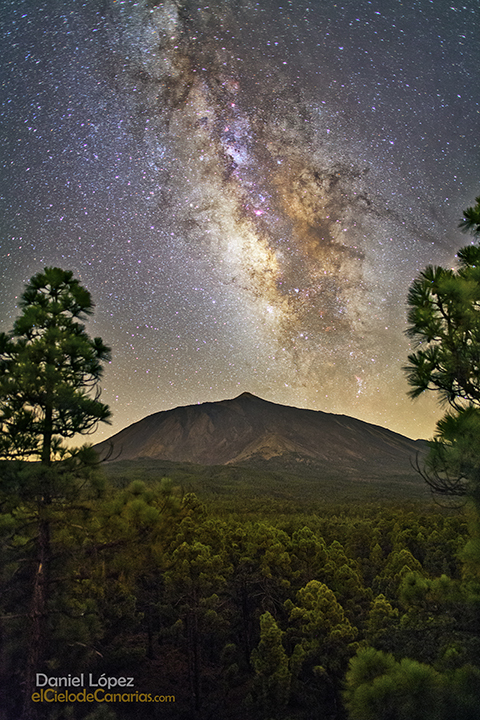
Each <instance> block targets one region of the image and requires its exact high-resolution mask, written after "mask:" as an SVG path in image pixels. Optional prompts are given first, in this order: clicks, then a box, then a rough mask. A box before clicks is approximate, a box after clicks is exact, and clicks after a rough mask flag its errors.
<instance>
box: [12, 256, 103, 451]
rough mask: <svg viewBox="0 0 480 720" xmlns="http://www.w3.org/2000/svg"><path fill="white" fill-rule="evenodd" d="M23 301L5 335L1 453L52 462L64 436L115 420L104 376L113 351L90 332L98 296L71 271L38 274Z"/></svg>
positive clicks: (49, 270) (31, 281)
mask: <svg viewBox="0 0 480 720" xmlns="http://www.w3.org/2000/svg"><path fill="white" fill-rule="evenodd" d="M20 307H21V309H22V314H21V315H20V316H19V317H18V318H17V320H16V321H15V324H14V326H13V330H12V332H11V333H10V334H9V335H6V334H5V333H2V334H1V335H0V455H1V456H3V457H7V458H12V457H17V458H25V457H32V456H38V457H40V458H41V459H42V461H43V462H45V463H49V462H50V461H51V459H52V457H54V456H55V455H56V454H58V453H59V452H60V450H61V439H62V438H72V437H74V436H75V435H76V434H78V433H81V434H83V433H88V432H91V431H92V430H93V429H94V428H95V427H96V425H97V423H98V422H99V421H102V422H108V421H109V418H110V411H109V409H108V407H107V406H106V405H104V404H103V403H101V402H100V401H99V399H98V381H99V379H100V378H101V375H102V362H104V361H106V360H108V359H109V358H110V350H109V348H108V347H107V346H106V345H104V344H103V342H102V340H101V339H100V338H94V339H91V338H90V337H89V336H88V334H87V333H86V331H85V326H84V325H83V323H82V322H81V321H83V320H84V319H86V318H87V317H88V315H91V314H92V311H93V303H92V300H91V298H90V294H89V293H88V291H87V290H85V288H83V287H82V286H81V285H80V284H79V282H78V280H75V279H74V278H73V275H72V273H71V272H69V271H65V270H61V269H60V268H45V270H44V272H43V273H38V274H37V275H34V276H33V277H32V278H31V279H30V282H29V284H28V285H27V286H26V288H25V291H24V293H23V295H22V298H21V301H20Z"/></svg>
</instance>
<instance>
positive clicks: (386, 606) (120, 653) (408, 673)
mask: <svg viewBox="0 0 480 720" xmlns="http://www.w3.org/2000/svg"><path fill="white" fill-rule="evenodd" d="M36 470H37V471H38V469H36ZM84 473H85V471H84V470H83V471H82V474H84ZM2 474H3V477H5V476H6V475H9V476H10V483H11V484H10V493H9V497H10V498H11V506H10V507H8V504H7V501H6V500H5V498H4V501H3V504H2V516H1V522H2V526H1V529H2V563H1V565H2V578H1V582H2V605H3V607H2V615H3V620H2V626H3V628H2V647H3V653H2V668H1V671H2V675H3V677H2V683H1V687H2V694H3V697H2V698H1V701H0V703H1V706H2V708H4V710H3V712H4V717H5V718H8V720H10V718H12V719H13V718H18V717H20V715H21V708H22V686H23V683H24V682H25V679H24V671H25V667H26V666H27V664H28V662H29V658H28V652H29V647H30V639H29V633H30V632H31V630H30V627H29V625H28V623H27V624H26V623H25V617H26V616H28V614H29V608H30V603H31V574H32V568H33V567H34V566H35V559H36V558H35V552H34V548H35V543H33V542H32V538H33V533H34V532H35V528H36V527H37V525H38V520H37V518H36V508H35V507H34V503H33V502H28V501H27V499H25V498H24V499H23V502H22V505H21V510H20V509H19V508H20V503H19V495H21V493H22V485H25V486H28V485H31V483H32V482H37V481H38V478H32V474H35V471H34V470H33V469H32V468H31V467H30V464H24V466H23V468H21V469H18V468H15V470H14V469H13V467H12V465H11V464H9V465H8V466H7V467H4V468H3V473H2ZM74 475H75V471H72V472H71V477H70V478H67V477H64V478H62V480H63V482H65V481H66V480H67V479H68V481H69V484H70V487H71V488H73V486H76V491H75V492H73V489H72V491H71V495H70V497H69V498H65V497H63V498H62V500H60V499H58V500H55V501H53V502H52V503H51V507H50V508H49V525H50V557H49V578H48V582H49V586H50V588H51V592H49V593H48V594H49V599H48V603H47V608H46V611H45V617H44V621H45V622H44V626H43V628H42V635H43V642H44V644H43V646H42V659H41V661H39V664H38V665H37V667H36V668H35V673H43V674H44V676H46V677H48V678H62V677H63V678H65V677H68V676H71V677H80V676H81V674H82V673H83V678H84V682H83V685H84V686H85V687H86V690H87V692H94V691H95V690H96V688H97V687H100V688H102V684H100V685H98V681H99V679H102V678H105V679H108V678H110V679H112V678H113V679H119V678H133V683H134V685H133V688H132V689H130V687H129V688H128V689H127V688H123V689H122V693H123V695H125V693H126V694H127V695H128V696H129V697H131V698H133V701H130V702H129V701H127V702H121V701H120V702H118V701H117V702H105V701H103V698H104V697H107V699H108V697H109V693H110V694H111V696H113V695H114V693H117V694H118V692H119V688H117V687H115V688H113V687H112V688H108V687H105V686H104V687H103V689H104V691H105V692H104V693H102V694H101V695H100V696H98V697H100V699H101V702H99V703H95V702H92V703H87V702H82V701H80V702H72V703H68V702H51V703H46V702H43V703H38V707H37V708H36V710H37V711H38V713H39V715H38V717H45V718H52V719H53V718H89V719H90V720H92V719H93V718H100V719H101V718H111V719H112V720H113V718H119V719H120V718H143V717H152V718H157V717H158V718H160V717H162V718H209V717H213V716H214V715H216V716H220V717H225V718H232V720H234V719H237V718H238V719H240V718H246V717H254V718H255V717H258V718H265V719H266V718H285V719H286V718H332V719H333V718H347V717H352V718H357V717H358V718H372V719H373V718H380V717H382V718H383V717H384V718H387V717H398V718H407V717H408V718H417V717H418V718H421V717H422V718H429V717H431V718H443V717H445V718H451V717H452V716H453V715H452V709H454V710H455V713H454V716H455V717H458V718H472V719H473V718H478V708H479V707H480V669H479V668H477V667H476V663H477V662H478V656H479V651H480V626H479V620H480V618H479V613H478V610H479V602H480V594H479V590H480V585H479V583H478V557H476V553H478V549H477V547H476V546H475V545H472V542H471V540H469V531H468V527H467V525H468V520H469V517H468V513H465V512H464V511H462V512H460V511H459V510H458V509H442V508H439V507H438V506H435V505H426V504H424V505H421V504H416V505H413V504H411V505H408V503H405V504H404V505H403V506H402V505H400V504H392V505H390V506H389V507H385V506H380V505H372V504H370V503H364V504H363V505H362V504H360V505H356V506H355V507H352V506H348V505H346V506H335V505H325V506H323V507H322V506H321V505H320V504H319V503H317V507H315V508H308V507H305V509H304V511H303V512H299V511H298V509H297V508H292V510H291V512H289V511H288V506H285V504H283V505H282V512H281V513H280V512H278V509H276V508H275V505H274V504H272V506H271V507H270V508H269V503H268V500H267V499H265V501H264V509H263V511H262V510H261V509H258V507H255V506H253V507H251V508H249V507H248V504H247V505H245V503H244V501H242V498H241V496H240V497H239V498H238V500H237V501H236V504H237V510H235V500H233V501H232V502H233V507H232V509H231V510H229V512H228V513H226V512H225V511H224V509H223V508H222V507H221V506H220V507H219V508H218V509H216V507H215V503H214V502H209V504H208V505H206V504H204V503H202V502H201V500H200V499H199V498H198V497H196V496H195V495H194V494H191V493H187V494H183V493H182V491H181V489H180V488H175V487H173V486H172V483H171V482H170V481H169V480H168V479H167V478H162V479H159V480H158V481H157V482H150V483H149V484H146V483H143V482H141V481H139V480H134V481H133V482H130V483H129V484H128V485H127V487H124V488H118V487H117V488H116V487H114V486H113V484H112V483H108V482H106V480H105V477H102V475H103V472H102V469H101V468H94V469H93V470H92V469H91V470H90V471H89V475H88V478H84V477H83V478H82V483H81V485H80V484H79V483H78V478H77V480H76V481H75V478H74ZM26 476H28V477H26ZM17 483H18V484H17ZM14 498H16V505H15V507H13V504H14V500H13V499H14ZM470 521H471V522H474V518H470ZM90 679H91V680H92V685H91V686H89V681H90ZM40 680H41V682H44V678H43V676H41V677H40ZM112 682H113V681H112ZM46 687H48V686H45V688H46ZM53 687H54V688H55V686H53ZM55 689H56V690H57V692H58V693H61V692H62V689H63V688H62V687H61V686H60V687H59V688H55ZM81 689H82V687H70V688H69V689H68V690H69V692H70V697H71V696H72V693H74V694H75V695H76V694H77V693H78V692H79V690H81ZM35 690H36V691H38V688H35ZM135 693H137V697H138V698H139V700H138V701H135ZM158 696H160V697H162V698H163V699H164V700H163V702H158V703H155V702H152V704H150V705H149V706H148V707H146V706H145V703H144V702H142V701H141V699H142V698H143V699H144V700H145V698H148V697H151V698H155V697H158ZM51 697H52V698H54V695H53V692H52V691H51ZM57 697H58V695H57ZM173 698H174V699H173ZM117 700H118V698H117ZM389 706H393V707H395V712H393V711H392V710H391V709H390V711H388V707H389ZM349 712H350V713H351V714H349Z"/></svg>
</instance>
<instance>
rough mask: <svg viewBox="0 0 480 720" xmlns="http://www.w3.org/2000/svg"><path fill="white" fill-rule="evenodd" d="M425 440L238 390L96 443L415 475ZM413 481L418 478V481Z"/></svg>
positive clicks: (129, 450)
mask: <svg viewBox="0 0 480 720" xmlns="http://www.w3.org/2000/svg"><path fill="white" fill-rule="evenodd" d="M425 447H426V445H425V442H424V441H421V440H417V441H415V440H411V439H409V438H407V437H404V436H403V435H399V434H398V433H394V432H392V431H391V430H387V429H386V428H382V427H379V426H377V425H372V424H370V423H366V422H363V421H361V420H357V419H355V418H352V417H348V416H346V415H334V414H331V413H324V412H321V411H315V410H305V409H300V408H295V407H289V406H284V405H278V404H275V403H271V402H268V401H266V400H262V399H261V398H258V397H256V396H254V395H251V394H249V393H243V394H242V395H239V396H238V397H236V398H234V399H232V400H222V401H220V402H211V403H204V404H202V405H190V406H187V407H178V408H174V409H173V410H166V411H163V412H159V413H155V414H153V415H150V416H148V417H146V418H144V419H143V420H140V421H139V422H137V423H134V424H133V425H130V426H129V427H127V428H125V429H124V430H122V431H121V432H119V433H117V434H116V435H114V436H113V437H112V438H110V439H109V440H107V441H104V442H102V443H100V444H99V445H97V446H96V449H97V450H98V452H99V454H100V456H103V457H105V456H106V455H107V454H108V453H109V452H111V457H112V458H114V459H115V460H117V461H130V460H140V459H142V460H146V459H148V460H151V461H153V460H157V461H169V462H174V463H194V464H197V465H202V466H243V467H249V468H257V469H265V470H270V471H276V472H288V473H290V474H292V473H293V474H295V475H298V474H299V475H309V476H312V475H316V474H318V473H319V472H320V473H321V474H322V475H324V476H325V475H332V474H333V475H335V476H344V477H345V478H347V477H348V478H349V479H358V480H369V479H372V480H373V479H378V478H383V479H387V478H388V476H395V477H399V476H405V478H408V479H409V480H410V481H411V480H413V479H415V480H416V481H417V480H418V475H417V474H416V473H415V471H414V470H413V469H412V462H414V461H415V458H416V456H417V454H418V453H420V455H423V454H424V452H425ZM420 482H421V481H420Z"/></svg>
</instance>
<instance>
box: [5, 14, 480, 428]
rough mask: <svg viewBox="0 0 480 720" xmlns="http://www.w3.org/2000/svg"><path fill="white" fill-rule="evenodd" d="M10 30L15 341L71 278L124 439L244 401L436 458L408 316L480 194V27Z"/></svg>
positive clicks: (186, 20)
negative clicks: (82, 291)
mask: <svg viewBox="0 0 480 720" xmlns="http://www.w3.org/2000/svg"><path fill="white" fill-rule="evenodd" d="M3 6H4V10H3V13H2V14H3V17H2V20H1V24H2V34H3V38H4V40H3V43H2V50H1V52H2V60H3V63H2V66H3V67H4V70H3V75H4V83H3V90H2V125H3V128H4V136H5V141H4V143H3V158H2V167H3V174H2V195H1V202H2V211H3V213H2V214H3V218H2V221H1V223H2V261H3V262H2V275H3V289H2V293H1V297H0V302H1V307H2V326H3V328H4V329H7V328H8V327H9V326H10V325H11V323H12V320H13V318H14V317H15V315H16V312H17V311H16V308H15V301H16V296H18V294H19V292H21V288H22V285H23V283H24V282H26V281H27V280H28V278H29V277H30V276H31V275H32V274H33V273H34V272H37V271H38V270H40V269H41V268H42V267H44V266H45V265H47V264H48V265H50V264H55V265H59V266H61V267H65V268H69V269H72V270H74V272H75V274H76V275H77V276H78V277H79V278H80V279H81V281H82V282H83V283H84V284H85V285H86V286H87V287H88V288H89V289H90V291H91V292H92V295H93V297H94V300H95V302H96V306H97V308H96V315H95V321H94V322H93V323H91V324H90V326H89V330H90V332H91V333H92V334H100V335H101V336H102V337H103V339H104V340H105V341H106V342H107V343H109V344H110V345H111V346H112V348H113V360H112V363H111V365H110V366H109V368H108V370H107V372H106V375H105V382H104V394H103V397H104V399H105V401H107V402H108V403H109V404H110V405H111V407H112V410H113V412H114V427H113V431H115V430H118V429H120V428H121V427H123V426H125V425H127V424H129V423H130V422H133V421H134V420H137V419H140V418H141V417H143V416H145V415H147V414H149V413H152V412H156V411H159V410H163V409H167V408H169V407H173V406H175V405H179V404H190V403H196V402H204V401H207V400H219V399H222V398H225V397H233V396H235V395H237V394H239V393H240V392H243V391H245V390H248V391H250V392H253V393H255V394H257V395H260V396H262V397H264V398H266V399H269V400H273V401H275V402H282V403H285V404H292V405H297V406H303V407H311V408H315V409H320V410H326V411H329V412H337V413H345V414H349V415H354V416H355V417H360V418H361V419H364V420H368V421H369V422H374V423H377V424H380V425H386V426H388V427H390V428H391V429H394V430H397V431H399V432H403V433H405V434H408V435H411V436H419V435H429V434H431V432H432V428H433V424H434V420H435V417H436V416H437V415H438V412H435V409H434V408H435V405H434V402H433V399H432V400H431V401H428V400H427V401H424V400H420V401H418V402H417V403H416V404H412V403H411V402H410V401H409V400H407V399H406V397H405V393H406V390H407V387H406V383H405V379H404V377H403V375H402V371H401V367H402V365H403V364H405V361H406V355H407V352H408V343H407V341H406V339H405V336H404V334H403V333H404V329H405V298H406V293H407V289H408V286H409V284H410V283H411V281H412V280H413V278H414V277H415V275H416V274H417V273H418V271H419V270H421V269H423V267H424V266H425V265H426V264H427V263H449V264H451V263H453V262H454V255H455V250H456V249H457V248H458V247H459V246H460V245H461V244H462V243H464V242H465V238H463V237H462V236H461V235H460V234H459V231H458V230H457V229H456V228H457V225H458V221H459V219H460V218H461V214H462V210H463V209H464V208H465V207H467V206H468V205H471V204H472V203H473V201H474V197H475V196H476V195H478V191H479V188H478V182H479V172H478V167H479V164H478V160H479V158H478V144H477V139H478V135H479V120H480V114H479V104H478V95H479V92H478V91H479V85H480V82H479V80H478V67H480V51H479V46H478V42H477V41H476V38H475V37H474V29H475V27H476V26H477V27H478V7H477V3H476V2H468V3H466V4H463V3H462V4H460V5H458V6H457V5H451V6H449V5H448V4H445V3H442V8H439V3H438V2H436V3H433V2H430V0H418V1H417V2H414V1H413V0H408V1H407V2H398V1H397V0H387V1H386V2H382V3H380V2H374V1H373V0H372V2H367V1H365V2H353V1H351V2H345V3H342V4H340V3H334V2H331V0H327V1H322V2H320V1H317V2H314V1H313V0H303V2H302V1H301V2H283V3H282V2H274V1H273V0H263V1H261V2H258V3H255V2H250V1H249V0H238V2H235V3H233V2H227V0H214V2H210V3H209V4H208V5H207V4H205V5H204V4H202V3H200V2H194V1H187V2H182V1H181V0H176V1H174V0H166V1H165V2H157V1H154V0H150V1H148V0H142V1H140V2H131V1H128V0H124V1H122V0H105V1H103V2H101V1H100V0H98V1H96V0H89V2H84V3H73V4H72V3H71V2H66V0H56V1H55V2H49V3H47V2H43V3H42V2H33V0H23V2H22V1H20V2H18V1H17V2H11V3H10V2H3ZM111 431H112V430H110V431H107V433H106V434H108V432H111ZM103 434H104V435H105V432H104V433H103Z"/></svg>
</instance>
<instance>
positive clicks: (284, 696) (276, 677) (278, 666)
mask: <svg viewBox="0 0 480 720" xmlns="http://www.w3.org/2000/svg"><path fill="white" fill-rule="evenodd" d="M283 634H284V633H283V632H282V631H281V630H280V628H279V627H278V625H277V623H276V622H275V619H274V618H273V616H272V615H271V614H270V613H269V612H266V613H264V614H263V615H262V616H261V617H260V641H259V643H258V646H257V648H255V650H254V651H253V652H252V655H251V663H252V667H253V669H254V671H255V678H254V690H253V692H254V694H255V693H256V694H257V695H258V696H259V704H260V707H261V710H262V714H263V716H264V717H267V718H270V717H271V718H278V717H279V713H281V712H282V711H283V710H284V709H285V707H286V705H287V702H288V698H289V695H290V679H291V673H290V671H289V669H288V658H287V655H286V652H285V649H284V647H283V644H282V636H283Z"/></svg>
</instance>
